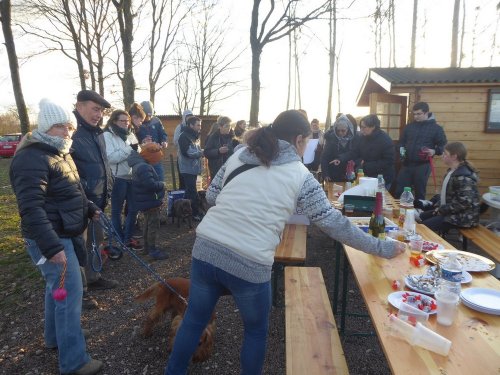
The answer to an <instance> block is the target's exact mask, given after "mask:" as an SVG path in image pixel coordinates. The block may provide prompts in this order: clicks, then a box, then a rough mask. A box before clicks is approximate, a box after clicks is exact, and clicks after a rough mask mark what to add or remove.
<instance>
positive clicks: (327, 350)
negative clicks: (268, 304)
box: [285, 267, 349, 375]
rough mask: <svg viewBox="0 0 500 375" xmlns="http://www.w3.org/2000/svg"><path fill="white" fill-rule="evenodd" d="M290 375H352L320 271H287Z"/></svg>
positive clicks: (287, 336) (286, 291)
mask: <svg viewBox="0 0 500 375" xmlns="http://www.w3.org/2000/svg"><path fill="white" fill-rule="evenodd" d="M285 331H286V332H285V338H286V373H287V375H306V374H307V375H322V374H348V373H349V371H348V368H347V362H346V360H345V356H344V352H343V350H342V345H341V343H340V338H339V335H338V332H337V326H336V324H335V320H334V318H333V313H332V308H331V305H330V300H329V299H328V294H327V292H326V286H325V282H324V280H323V274H322V273H321V269H320V268H318V267H286V268H285Z"/></svg>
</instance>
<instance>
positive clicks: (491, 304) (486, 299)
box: [460, 288, 500, 313]
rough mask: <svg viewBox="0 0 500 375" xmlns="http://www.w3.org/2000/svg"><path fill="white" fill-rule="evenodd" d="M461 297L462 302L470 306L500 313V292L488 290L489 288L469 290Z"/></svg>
mask: <svg viewBox="0 0 500 375" xmlns="http://www.w3.org/2000/svg"><path fill="white" fill-rule="evenodd" d="M460 297H461V298H462V301H464V303H465V302H468V305H469V307H470V305H475V306H476V307H479V308H482V309H485V310H490V311H497V312H498V313H500V290H495V289H487V288H469V289H466V290H464V291H463V292H462V293H461V294H460Z"/></svg>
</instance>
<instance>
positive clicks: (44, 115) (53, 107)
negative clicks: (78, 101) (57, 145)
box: [38, 99, 71, 133]
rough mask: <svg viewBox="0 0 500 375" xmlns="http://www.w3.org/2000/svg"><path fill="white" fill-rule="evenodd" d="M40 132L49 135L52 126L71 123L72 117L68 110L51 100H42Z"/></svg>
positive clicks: (39, 122) (39, 117)
mask: <svg viewBox="0 0 500 375" xmlns="http://www.w3.org/2000/svg"><path fill="white" fill-rule="evenodd" d="M39 107H40V112H39V113H38V131H39V132H40V133H47V131H49V129H50V128H51V127H52V125H55V124H68V123H70V122H71V115H70V113H69V111H68V110H66V109H65V108H63V107H61V106H60V105H58V104H55V103H53V102H51V101H50V100H49V99H42V100H41V101H40V104H39Z"/></svg>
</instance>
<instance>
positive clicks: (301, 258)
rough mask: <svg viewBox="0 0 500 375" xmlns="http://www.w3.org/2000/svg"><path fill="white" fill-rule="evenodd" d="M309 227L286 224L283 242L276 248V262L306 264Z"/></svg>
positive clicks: (282, 236)
mask: <svg viewBox="0 0 500 375" xmlns="http://www.w3.org/2000/svg"><path fill="white" fill-rule="evenodd" d="M306 241H307V225H302V224H286V225H285V229H284V230H283V233H282V235H281V242H280V244H279V245H278V246H277V247H276V253H275V254H274V261H275V262H281V263H287V262H288V263H294V262H305V260H306Z"/></svg>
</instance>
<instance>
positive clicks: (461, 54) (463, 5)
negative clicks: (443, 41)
mask: <svg viewBox="0 0 500 375" xmlns="http://www.w3.org/2000/svg"><path fill="white" fill-rule="evenodd" d="M464 38H465V1H462V31H461V33H460V58H459V59H458V66H459V67H461V66H462V61H463V59H464V57H465V53H464Z"/></svg>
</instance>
